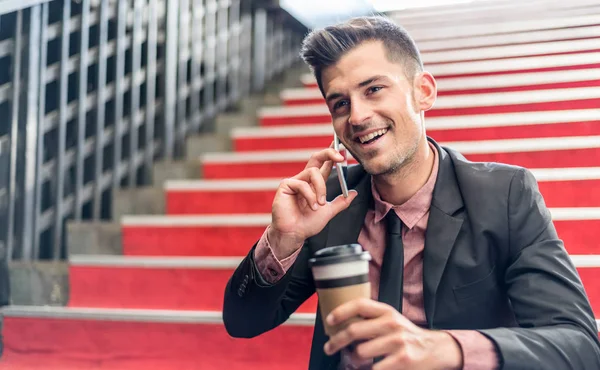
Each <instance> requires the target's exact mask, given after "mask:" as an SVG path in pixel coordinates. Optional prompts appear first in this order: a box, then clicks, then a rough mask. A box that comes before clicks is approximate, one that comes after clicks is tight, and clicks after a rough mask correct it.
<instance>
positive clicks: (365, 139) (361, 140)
mask: <svg viewBox="0 0 600 370" xmlns="http://www.w3.org/2000/svg"><path fill="white" fill-rule="evenodd" d="M386 132H387V128H384V129H381V130H379V131H375V132H372V133H370V134H368V135H365V136H361V137H359V138H358V140H360V142H361V143H365V142H367V141H369V140H372V139H373V138H375V137H377V136H381V135H383V134H385V133H386Z"/></svg>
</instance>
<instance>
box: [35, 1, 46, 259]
mask: <svg viewBox="0 0 600 370" xmlns="http://www.w3.org/2000/svg"><path fill="white" fill-rule="evenodd" d="M48 16H49V5H48V3H44V4H43V5H42V26H41V29H40V31H41V34H40V75H39V96H38V98H39V104H38V107H39V109H38V112H37V113H38V122H39V124H40V127H41V128H42V130H41V132H39V133H38V135H37V155H36V156H37V159H36V170H35V172H36V174H37V178H36V181H35V199H36V205H35V217H34V219H33V226H32V227H33V230H34V240H33V255H39V250H40V242H41V236H42V235H41V234H42V230H41V229H40V223H41V219H42V184H43V182H44V180H45V176H44V175H43V172H42V168H43V164H44V131H45V130H44V129H43V127H44V126H45V117H46V112H45V111H44V108H45V107H46V64H47V63H48V60H47V58H48V37H47V35H48V29H47V28H48Z"/></svg>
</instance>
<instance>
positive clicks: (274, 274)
mask: <svg viewBox="0 0 600 370" xmlns="http://www.w3.org/2000/svg"><path fill="white" fill-rule="evenodd" d="M268 231H269V227H267V229H266V230H265V232H264V233H263V235H262V237H261V238H260V240H259V241H258V243H257V244H256V248H255V249H254V262H255V263H256V267H257V269H258V272H259V273H260V275H261V276H262V278H263V279H264V280H265V281H267V282H268V283H270V284H275V283H277V282H278V281H279V280H280V279H281V278H282V277H283V276H284V275H285V274H286V273H287V272H288V270H289V269H290V267H291V266H292V265H293V264H294V262H296V258H298V254H300V250H301V249H302V248H298V250H297V251H295V252H294V253H292V255H291V256H289V257H286V258H284V259H282V260H281V261H280V260H278V259H277V257H275V254H274V253H273V249H272V248H271V245H270V244H269V239H268V238H267V233H268Z"/></svg>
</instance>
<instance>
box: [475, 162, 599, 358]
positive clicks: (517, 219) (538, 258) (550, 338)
mask: <svg viewBox="0 0 600 370" xmlns="http://www.w3.org/2000/svg"><path fill="white" fill-rule="evenodd" d="M508 225H509V228H508V230H509V234H510V235H509V238H508V240H509V249H510V253H509V255H510V260H509V263H508V267H507V269H506V274H505V277H504V278H505V283H506V288H507V291H508V296H509V298H510V301H511V304H512V307H513V311H514V314H515V318H516V320H517V322H518V324H519V327H518V328H497V329H489V330H480V332H481V333H482V334H484V335H486V336H487V337H488V338H490V339H491V340H492V341H493V342H494V343H495V345H496V347H497V349H498V352H499V355H500V357H501V359H500V361H501V363H502V364H503V366H501V368H502V369H507V370H517V369H528V370H534V369H540V370H542V369H565V370H566V369H572V370H594V369H600V343H599V340H598V328H597V325H596V321H595V318H594V314H593V311H592V309H591V305H590V302H589V300H588V298H587V296H586V293H585V290H584V287H583V284H582V282H581V280H580V278H579V275H578V273H577V270H576V268H575V266H574V265H573V263H572V261H571V259H570V257H569V256H568V254H567V252H566V250H565V248H564V245H563V242H562V241H561V240H560V239H559V238H558V235H557V233H556V229H555V228H554V225H553V223H552V220H551V215H550V212H549V210H548V209H547V208H546V206H545V204H544V200H543V198H542V196H541V194H540V192H539V190H538V186H537V182H536V180H535V178H534V177H533V175H532V174H531V173H530V172H529V171H528V170H525V169H520V170H519V171H517V172H516V173H515V175H514V177H513V179H512V182H511V186H510V190H509V199H508Z"/></svg>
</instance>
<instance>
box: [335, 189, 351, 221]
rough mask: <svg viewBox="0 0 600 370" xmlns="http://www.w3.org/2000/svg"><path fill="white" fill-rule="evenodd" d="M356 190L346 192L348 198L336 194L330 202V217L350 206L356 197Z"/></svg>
mask: <svg viewBox="0 0 600 370" xmlns="http://www.w3.org/2000/svg"><path fill="white" fill-rule="evenodd" d="M357 195H358V192H357V191H356V190H350V191H349V192H348V198H345V197H344V196H343V195H338V196H337V197H336V198H335V199H334V200H333V201H332V202H331V204H330V207H331V212H332V214H331V218H333V217H335V215H337V214H338V213H340V212H342V211H343V210H345V209H346V208H348V207H349V206H350V203H352V201H353V200H354V198H356V196H357Z"/></svg>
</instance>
